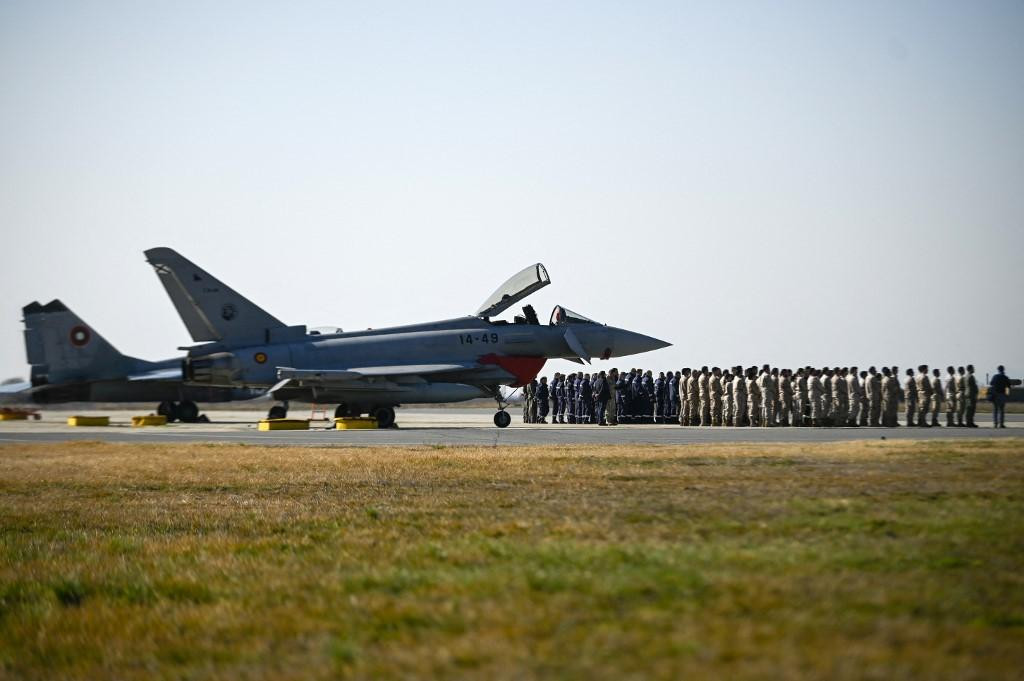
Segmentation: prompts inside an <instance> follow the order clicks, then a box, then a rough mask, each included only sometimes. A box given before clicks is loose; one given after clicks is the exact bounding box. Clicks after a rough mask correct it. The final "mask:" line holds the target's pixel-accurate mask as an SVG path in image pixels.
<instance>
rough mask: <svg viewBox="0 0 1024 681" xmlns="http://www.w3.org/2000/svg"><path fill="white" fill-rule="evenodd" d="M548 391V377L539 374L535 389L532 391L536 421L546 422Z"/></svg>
mask: <svg viewBox="0 0 1024 681" xmlns="http://www.w3.org/2000/svg"><path fill="white" fill-rule="evenodd" d="M549 397H550V392H549V391H548V377H547V376H541V377H540V383H539V384H537V388H536V391H535V392H534V399H536V400H537V423H547V422H548V421H547V418H548V398H549Z"/></svg>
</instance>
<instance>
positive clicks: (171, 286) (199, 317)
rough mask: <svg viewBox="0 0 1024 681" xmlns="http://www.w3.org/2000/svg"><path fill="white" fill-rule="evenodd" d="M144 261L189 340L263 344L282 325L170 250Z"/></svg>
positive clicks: (161, 250)
mask: <svg viewBox="0 0 1024 681" xmlns="http://www.w3.org/2000/svg"><path fill="white" fill-rule="evenodd" d="M146 260H147V261H149V264H151V265H152V266H153V269H154V270H156V274H157V277H159V278H160V283H161V284H163V286H164V289H165V290H166V291H167V295H168V296H170V298H171V302H172V303H174V307H175V308H176V309H177V310H178V315H179V316H180V317H181V321H182V322H184V323H185V328H187V329H188V332H189V334H190V335H191V336H192V340H194V341H197V342H202V341H222V342H225V343H229V344H230V343H251V342H265V339H266V338H267V337H268V336H269V333H270V331H271V330H272V329H279V328H285V324H284V322H282V321H281V320H279V319H277V318H276V317H274V316H273V315H271V314H270V313H269V312H267V311H266V310H264V309H262V308H261V307H259V306H258V305H256V304H255V303H253V302H252V301H251V300H249V299H247V298H246V297H245V296H243V295H241V294H240V293H238V292H236V291H235V290H234V289H232V288H231V287H230V286H228V285H226V284H225V283H224V282H222V281H220V280H218V279H217V278H216V277H214V276H213V275H212V274H210V273H209V272H207V271H206V270H204V269H202V268H201V267H199V266H198V265H196V264H195V263H194V262H192V261H191V260H189V259H188V258H186V257H184V256H183V255H181V254H179V253H178V252H177V251H174V250H173V249H170V248H151V249H149V250H148V251H146Z"/></svg>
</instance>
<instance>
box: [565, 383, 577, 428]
mask: <svg viewBox="0 0 1024 681" xmlns="http://www.w3.org/2000/svg"><path fill="white" fill-rule="evenodd" d="M575 395H576V374H569V375H568V376H566V377H565V378H564V379H562V412H563V413H564V414H565V420H566V422H567V423H576V410H575V406H574V405H575V402H573V397H574V396H575Z"/></svg>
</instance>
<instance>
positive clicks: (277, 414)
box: [267, 402, 288, 419]
mask: <svg viewBox="0 0 1024 681" xmlns="http://www.w3.org/2000/svg"><path fill="white" fill-rule="evenodd" d="M267 418H268V419H286V418H288V403H287V402H282V403H281V404H275V405H274V406H273V407H271V408H270V411H268V412H267Z"/></svg>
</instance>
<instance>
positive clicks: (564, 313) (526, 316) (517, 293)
mask: <svg viewBox="0 0 1024 681" xmlns="http://www.w3.org/2000/svg"><path fill="white" fill-rule="evenodd" d="M550 283H551V278H550V277H548V271H547V270H546V269H544V265H542V264H540V263H536V264H534V265H530V266H529V267H526V268H524V269H523V270H521V271H519V272H517V273H516V274H515V275H513V276H512V277H511V278H509V280H508V281H506V282H505V283H504V284H502V285H501V286H499V287H498V288H497V290H495V292H494V293H492V294H491V295H490V297H489V298H487V300H485V301H484V303H483V305H481V306H480V309H478V310H477V311H476V316H477V317H482V318H484V319H487V320H490V318H491V317H493V316H495V315H499V314H501V313H502V312H504V311H505V310H507V309H508V308H510V307H512V306H513V305H515V304H516V303H517V302H519V301H520V300H522V299H523V298H526V297H527V296H529V295H530V294H532V293H534V292H536V291H538V290H540V289H542V288H544V287H545V286H547V285H548V284H550ZM491 323H492V324H507V323H508V322H505V321H500V320H496V321H493V322H491ZM512 323H513V324H533V325H540V320H539V319H538V318H537V312H536V311H535V310H534V309H533V306H532V305H524V306H523V310H522V314H517V315H515V316H514V317H513V320H512ZM549 323H550V324H551V326H567V325H569V324H598V323H599V322H595V321H594V320H593V319H590V318H588V317H584V316H583V315H581V314H579V313H577V312H573V311H572V310H570V309H568V308H566V307H562V306H561V305H556V306H555V309H554V310H552V311H551V321H550V322H549Z"/></svg>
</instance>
